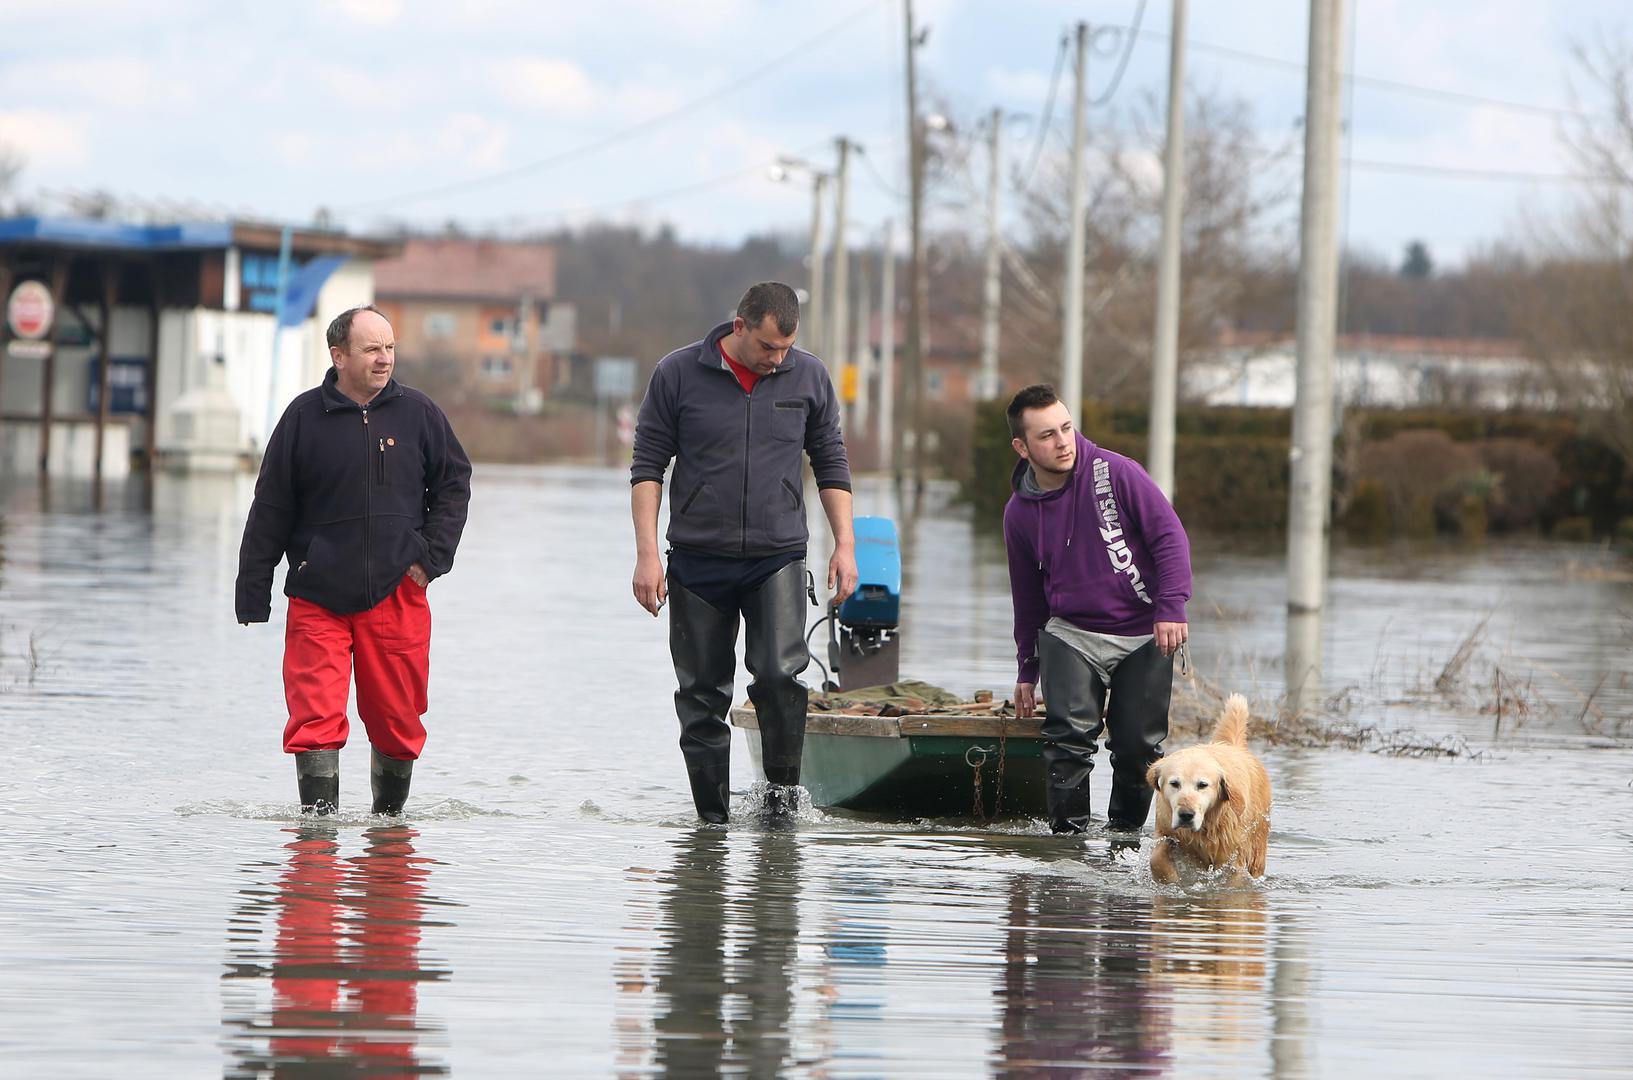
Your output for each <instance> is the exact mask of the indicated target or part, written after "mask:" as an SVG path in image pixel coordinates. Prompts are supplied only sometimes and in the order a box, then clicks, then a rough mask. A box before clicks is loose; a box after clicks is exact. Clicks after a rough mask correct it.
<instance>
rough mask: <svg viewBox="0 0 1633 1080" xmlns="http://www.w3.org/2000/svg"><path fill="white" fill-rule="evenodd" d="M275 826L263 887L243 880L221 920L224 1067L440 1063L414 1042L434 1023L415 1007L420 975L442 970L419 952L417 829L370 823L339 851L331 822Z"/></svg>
mask: <svg viewBox="0 0 1633 1080" xmlns="http://www.w3.org/2000/svg"><path fill="white" fill-rule="evenodd" d="M285 831H286V832H288V833H289V834H290V835H291V836H292V837H293V839H291V840H290V841H289V842H288V843H287V844H285V845H284V850H285V852H286V853H287V855H286V858H285V861H284V864H283V870H282V873H281V874H279V876H278V878H277V879H276V881H275V882H274V883H273V885H272V887H271V888H270V890H269V889H268V888H267V887H265V886H258V887H255V888H252V889H246V890H244V895H245V897H246V898H247V901H246V903H244V904H243V905H241V907H240V908H239V911H238V913H237V916H236V917H235V918H234V919H233V920H232V922H231V923H230V924H229V930H228V948H229V954H230V960H229V964H228V971H227V973H226V975H225V976H224V979H226V980H227V986H226V987H225V988H224V991H223V998H224V1008H223V1017H222V1022H223V1024H224V1025H225V1028H226V1041H227V1043H228V1045H229V1048H230V1050H231V1053H232V1056H233V1060H232V1062H231V1063H230V1064H229V1066H228V1068H227V1075H229V1076H263V1075H267V1074H269V1073H270V1074H271V1075H274V1076H316V1075H322V1076H370V1077H386V1076H435V1075H443V1074H446V1073H447V1071H448V1069H447V1067H446V1066H445V1065H443V1064H440V1063H436V1062H432V1061H427V1060H425V1059H424V1058H423V1056H422V1054H421V1047H420V1040H421V1036H422V1034H424V1033H425V1032H427V1031H431V1030H437V1028H436V1026H435V1025H428V1024H426V1023H425V1022H424V1021H423V1020H421V1019H420V1018H419V1016H418V1011H419V984H420V983H421V982H425V981H433V980H440V979H446V978H447V977H448V975H449V972H448V970H447V969H446V968H436V967H429V966H425V965H423V964H422V962H421V960H420V934H421V930H422V928H423V927H425V926H427V925H431V924H430V923H429V922H428V921H427V920H426V918H425V907H426V905H427V904H429V903H435V902H436V901H434V900H432V899H430V898H429V897H428V896H427V894H426V881H427V879H428V878H429V877H430V874H431V865H432V862H431V860H429V859H426V858H423V857H420V856H416V855H415V853H414V839H415V837H416V836H417V835H418V834H417V833H415V832H414V830H413V829H411V828H408V827H407V826H405V825H388V826H380V827H376V828H372V829H368V830H367V831H366V832H364V834H363V843H364V847H363V851H362V853H361V854H360V855H357V856H354V857H351V858H346V857H344V856H343V855H342V850H341V849H342V844H341V835H340V834H339V833H338V832H337V831H336V830H335V829H334V828H333V827H332V826H315V825H314V826H301V827H298V828H293V829H287V830H285ZM268 937H270V938H271V943H270V944H271V948H270V953H269V951H268V940H267V939H268ZM239 980H250V983H249V985H250V987H251V991H250V992H249V993H244V992H243V990H242V987H239V986H235V985H234V984H235V983H237V982H238V981H239ZM268 989H270V1001H268V1000H267V993H266V991H267V990H268Z"/></svg>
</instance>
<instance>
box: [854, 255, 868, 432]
mask: <svg viewBox="0 0 1633 1080" xmlns="http://www.w3.org/2000/svg"><path fill="white" fill-rule="evenodd" d="M872 314H873V312H872V311H870V310H869V305H868V262H867V258H866V257H865V256H863V257H859V258H858V259H857V260H856V334H855V336H854V337H853V338H852V339H851V359H852V362H853V363H854V364H855V365H856V400H855V401H854V402H852V403H851V420H850V429H851V430H852V431H855V432H856V433H857V434H861V433H862V432H864V431H866V430H867V429H868V378H869V376H870V375H871V374H872V372H873V355H872V354H873V350H872V349H870V348H869V347H868V339H869V338H870V337H871V336H872V335H871V334H869V333H868V329H869V324H870V323H871V322H872V321H873V320H872V318H871V316H872Z"/></svg>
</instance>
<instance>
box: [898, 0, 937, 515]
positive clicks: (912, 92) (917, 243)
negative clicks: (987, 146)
mask: <svg viewBox="0 0 1633 1080" xmlns="http://www.w3.org/2000/svg"><path fill="white" fill-rule="evenodd" d="M902 11H903V13H904V15H905V17H906V19H907V181H908V184H907V187H908V226H907V228H908V234H907V246H908V256H907V261H908V269H907V272H908V291H907V355H906V357H905V360H906V362H907V363H906V372H905V374H906V376H907V378H906V380H905V383H906V385H905V386H904V387H903V389H904V390H905V391H906V394H907V400H908V404H909V409H910V413H911V422H912V425H913V490H914V493H915V494H918V493H921V492H923V490H924V316H925V310H924V309H925V308H926V307H928V306H929V298H930V285H929V281H928V280H927V278H926V276H925V268H924V123H923V121H922V120H921V118H920V117H919V98H918V84H917V82H916V81H915V80H916V77H917V75H916V69H915V66H914V50H915V49H917V48H918V41H917V39H916V37H917V36H916V34H915V32H914V29H913V0H902ZM900 460H901V459H900V458H899V457H898V458H897V462H898V468H899V467H900V466H899V463H900ZM899 475H900V474H898V476H899Z"/></svg>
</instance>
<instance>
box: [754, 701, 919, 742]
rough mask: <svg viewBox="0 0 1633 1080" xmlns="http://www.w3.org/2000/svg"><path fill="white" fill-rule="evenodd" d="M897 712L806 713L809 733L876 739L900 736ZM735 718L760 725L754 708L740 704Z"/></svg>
mask: <svg viewBox="0 0 1633 1080" xmlns="http://www.w3.org/2000/svg"><path fill="white" fill-rule="evenodd" d="M899 719H900V718H899V717H895V716H853V715H851V714H849V713H810V714H809V715H807V716H806V717H805V732H806V734H808V735H811V734H815V735H858V736H861V737H863V738H872V739H899V738H901V734H902V732H901V728H900V726H899V723H898V721H899ZM731 722H732V723H733V724H734V725H736V726H737V727H740V728H754V729H756V730H758V729H759V726H760V719H759V717H757V716H756V715H755V714H754V710H753V709H752V708H749V707H748V706H746V705H739V706H737V707H736V708H734V709H732V711H731Z"/></svg>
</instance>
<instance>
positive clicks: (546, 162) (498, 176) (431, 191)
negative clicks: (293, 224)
mask: <svg viewBox="0 0 1633 1080" xmlns="http://www.w3.org/2000/svg"><path fill="white" fill-rule="evenodd" d="M885 2H886V0H868V2H867V3H865V4H863V5H862V6H861V7H859V8H856V9H855V10H853V11H852V12H851V13H850V14H848V15H846V16H845V17H844V18H843V19H840V20H839V21H838V22H836V23H834V24H832V25H831V26H829V27H828V28H827V29H825V30H823V31H821V32H820V33H818V34H816V35H815V36H813V37H811V38H809V39H807V40H806V41H804V42H802V43H801V44H799V45H797V46H795V47H794V48H792V49H789V50H788V51H787V52H785V53H782V54H781V55H779V56H777V57H776V58H775V59H772V60H770V61H767V62H766V63H764V64H761V65H760V66H759V67H757V68H754V69H753V70H752V71H749V72H746V73H745V74H744V75H742V76H741V77H739V78H737V79H734V80H732V81H731V82H728V83H725V84H724V85H722V86H718V87H716V88H715V89H713V90H711V91H709V92H708V93H707V94H704V95H702V96H701V97H696V98H693V99H692V100H690V101H688V102H685V103H684V104H681V105H677V106H676V107H675V108H673V109H670V110H669V111H668V112H663V113H659V114H658V115H656V116H651V117H648V118H647V119H645V120H642V121H641V122H640V123H637V124H634V125H631V126H630V127H627V128H624V129H622V130H620V131H615V132H613V133H612V134H610V135H607V136H605V137H604V138H600V139H596V140H594V141H593V142H588V143H584V144H582V145H580V146H576V147H574V148H573V149H571V150H564V151H562V152H561V153H559V154H552V155H551V156H549V157H546V158H540V159H539V160H537V161H531V162H528V163H527V164H525V165H517V166H515V167H514V168H510V169H504V170H501V171H499V172H495V173H488V174H487V175H486V176H474V177H470V178H469V179H466V180H455V181H452V182H450V183H446V184H439V185H437V186H435V187H428V188H421V189H419V190H417V191H408V192H403V193H401V194H398V195H388V196H385V197H383V198H379V199H368V200H366V201H364V202H359V203H353V204H351V205H349V206H344V207H341V208H340V209H339V211H338V212H339V213H348V212H350V211H354V210H365V209H370V208H375V207H382V206H390V205H394V204H398V203H405V202H419V201H421V200H423V199H428V198H433V197H435V196H438V195H451V194H453V193H455V192H460V191H470V190H473V189H475V188H480V187H489V186H492V185H494V184H502V183H505V182H507V181H510V180H514V179H517V178H518V177H522V176H528V175H531V174H533V173H537V172H542V171H544V170H546V169H550V168H554V167H555V166H557V165H565V164H567V163H568V162H570V161H576V160H578V159H579V158H582V157H588V156H589V155H591V154H594V153H597V152H599V151H601V150H605V149H607V148H608V147H610V146H616V145H618V144H619V143H624V142H628V141H630V140H631V139H634V138H636V137H638V136H641V135H645V134H647V133H648V132H650V131H652V130H653V129H654V128H658V127H662V126H663V125H664V124H667V123H668V122H669V121H671V120H674V119H675V118H676V117H679V116H684V115H685V114H686V113H689V112H691V111H692V110H694V109H696V108H698V107H699V106H702V105H706V104H708V103H709V102H712V101H714V100H715V99H717V98H720V97H724V96H725V95H727V94H729V93H731V92H733V91H735V90H739V89H742V88H743V87H744V86H747V85H749V84H750V83H753V82H755V81H756V80H758V79H759V78H760V77H761V76H763V75H765V74H767V73H769V72H771V71H774V70H776V69H777V68H779V67H781V66H783V65H784V64H786V63H788V61H790V60H792V59H794V58H795V57H797V56H800V55H801V54H802V53H805V52H806V51H808V50H809V49H811V48H812V47H813V46H815V45H817V44H819V43H821V42H823V41H825V40H827V39H828V38H830V37H833V36H834V35H835V34H837V33H839V32H840V31H841V30H844V29H846V28H847V27H849V26H850V25H851V24H852V23H854V22H856V21H858V20H859V19H861V17H862V16H863V15H866V14H868V13H869V12H871V11H872V10H873V9H874V8H876V7H878V6H880V5H881V4H883V3H885Z"/></svg>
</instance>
